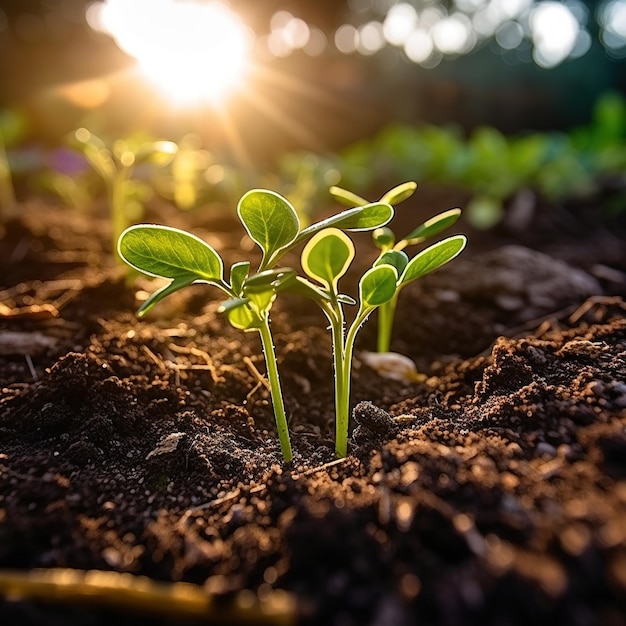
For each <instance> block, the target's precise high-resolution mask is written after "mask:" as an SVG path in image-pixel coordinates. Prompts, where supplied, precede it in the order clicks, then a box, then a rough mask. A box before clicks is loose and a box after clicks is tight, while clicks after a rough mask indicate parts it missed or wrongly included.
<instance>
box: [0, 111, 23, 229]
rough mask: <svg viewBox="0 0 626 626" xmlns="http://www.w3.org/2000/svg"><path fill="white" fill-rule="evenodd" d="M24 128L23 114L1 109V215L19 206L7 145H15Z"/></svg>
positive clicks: (11, 211) (8, 213) (10, 213)
mask: <svg viewBox="0 0 626 626" xmlns="http://www.w3.org/2000/svg"><path fill="white" fill-rule="evenodd" d="M24 130H25V120H24V118H23V116H21V115H20V114H19V113H17V112H16V111H10V110H5V111H0V215H3V216H4V217H9V216H10V215H12V214H13V213H14V212H15V209H16V207H17V202H16V199H15V188H14V186H13V178H12V176H11V166H10V163H9V157H8V155H7V147H10V146H11V145H14V144H15V143H16V142H17V141H18V140H19V139H20V137H21V136H22V135H23V134H24Z"/></svg>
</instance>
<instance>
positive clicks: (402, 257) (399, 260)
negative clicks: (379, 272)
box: [374, 250, 409, 276]
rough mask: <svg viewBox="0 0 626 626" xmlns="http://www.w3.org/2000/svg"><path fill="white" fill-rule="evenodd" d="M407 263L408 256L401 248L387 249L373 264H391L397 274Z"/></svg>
mask: <svg viewBox="0 0 626 626" xmlns="http://www.w3.org/2000/svg"><path fill="white" fill-rule="evenodd" d="M408 263H409V257H408V256H407V255H406V253H405V252H402V251H401V250H388V251H387V252H385V253H384V254H381V255H380V257H379V258H378V259H377V260H376V263H374V265H391V266H393V267H395V268H396V271H397V272H398V276H400V275H401V274H402V272H404V268H405V267H406V266H407V265H408Z"/></svg>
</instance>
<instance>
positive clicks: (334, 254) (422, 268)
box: [297, 228, 466, 457]
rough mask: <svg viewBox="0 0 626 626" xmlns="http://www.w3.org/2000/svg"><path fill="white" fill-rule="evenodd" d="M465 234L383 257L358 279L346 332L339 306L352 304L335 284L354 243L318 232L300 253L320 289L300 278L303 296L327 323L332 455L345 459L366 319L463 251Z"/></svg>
mask: <svg viewBox="0 0 626 626" xmlns="http://www.w3.org/2000/svg"><path fill="white" fill-rule="evenodd" d="M465 244H466V238H465V236H464V235H455V236H453V237H449V238H448V239H444V240H443V241H440V242H438V243H436V244H434V245H432V246H430V247H428V248H426V249H425V250H423V251H422V252H420V253H419V254H418V255H417V256H415V257H414V258H413V259H411V260H410V261H409V260H408V258H407V257H406V255H405V254H404V253H402V252H397V251H389V252H387V253H385V254H383V255H381V256H380V257H379V258H378V259H377V260H376V261H375V263H374V265H373V266H372V267H370V268H369V269H368V270H367V271H366V272H365V273H364V274H363V276H361V278H360V280H359V289H358V291H359V298H358V307H357V312H356V315H355V317H354V319H353V321H352V323H351V324H350V325H349V326H348V328H347V330H346V321H345V314H344V310H343V306H344V305H345V304H356V303H355V301H354V300H353V299H352V298H350V296H347V295H345V294H341V293H340V292H339V287H338V283H339V279H340V278H341V277H342V276H343V275H344V274H345V273H346V272H347V271H348V268H349V267H350V264H351V262H352V259H353V258H354V252H355V251H354V244H353V243H352V240H351V239H350V238H349V237H348V236H347V235H346V234H345V233H344V232H342V231H341V230H338V229H337V228H327V229H325V230H323V231H321V232H319V233H317V234H316V235H315V236H314V237H312V238H311V240H310V241H309V242H308V243H307V244H306V246H305V247H304V250H303V251H302V268H303V269H304V272H305V273H306V274H307V275H308V276H309V278H312V279H313V280H315V281H317V283H319V285H315V284H313V283H310V282H309V281H308V280H306V279H305V278H301V277H298V279H297V280H298V282H299V285H300V288H301V291H302V293H303V295H307V296H308V297H310V298H312V299H313V300H315V301H316V302H317V304H318V305H319V306H320V308H321V309H322V311H323V312H324V314H325V315H326V317H327V318H328V321H329V322H330V332H331V338H332V344H333V360H334V363H333V364H334V374H335V452H336V454H337V456H338V457H344V456H346V454H347V447H348V425H349V418H350V378H351V372H352V358H353V352H354V344H355V340H356V336H357V333H358V331H359V329H360V328H361V326H362V325H363V323H364V322H365V321H366V320H367V318H368V317H369V316H370V314H371V313H372V312H373V311H374V310H376V309H377V308H378V307H382V306H385V305H386V304H388V303H389V302H392V301H393V300H394V299H395V298H397V294H398V292H399V291H400V290H401V289H402V288H403V287H405V286H406V285H407V284H409V283H411V282H413V281H414V280H417V279H418V278H421V277H422V276H424V275H425V274H428V273H430V272H432V271H434V270H436V269H437V268H439V267H441V266H442V265H444V264H445V263H447V262H448V261H451V260H452V259H453V258H454V257H456V256H457V255H458V254H459V253H460V252H461V251H462V250H463V248H464V247H465Z"/></svg>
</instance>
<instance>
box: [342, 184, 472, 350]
mask: <svg viewBox="0 0 626 626" xmlns="http://www.w3.org/2000/svg"><path fill="white" fill-rule="evenodd" d="M416 189H417V183H416V182H414V181H409V182H406V183H403V184H401V185H398V186H397V187H394V188H393V189H390V190H389V191H388V192H387V193H385V194H384V195H383V196H382V198H381V199H380V202H385V203H388V204H391V205H393V206H395V205H397V204H399V203H400V202H403V201H404V200H406V199H407V198H410V197H411V196H412V195H413V194H414V193H415V190H416ZM330 193H331V195H332V196H333V197H334V198H336V199H337V200H338V201H340V202H342V203H344V204H349V205H359V204H366V203H367V202H368V200H365V198H362V197H361V196H358V195H357V194H355V193H353V192H351V191H348V190H346V189H342V188H341V187H336V186H334V187H331V188H330ZM460 215H461V209H450V210H448V211H444V212H443V213H439V214H438V215H436V216H435V217H431V218H430V219H429V220H426V221H425V222H424V223H423V224H420V225H419V226H418V227H417V228H415V229H414V230H412V231H411V232H410V233H409V234H408V235H406V236H404V237H402V239H399V240H396V235H395V233H394V232H393V231H392V230H391V228H389V227H387V226H384V227H381V228H377V229H376V230H374V232H373V233H372V239H373V241H374V244H375V245H376V247H377V248H378V249H379V250H380V255H379V257H378V261H377V263H379V262H382V261H383V259H385V260H386V262H390V261H391V260H393V263H392V264H396V265H398V266H399V265H402V264H406V263H408V261H409V257H408V256H407V255H406V253H405V252H404V249H405V248H407V247H408V246H414V245H417V244H421V243H424V242H425V241H427V240H428V239H430V238H432V237H434V236H435V235H438V234H439V233H440V232H442V231H444V230H445V229H446V228H449V227H450V226H452V225H453V224H454V223H455V222H456V221H457V220H458V219H459V216H460ZM403 286H404V285H403ZM400 289H401V287H400V288H399V289H398V290H397V291H396V293H395V294H394V296H393V298H391V300H389V301H388V302H385V303H384V304H381V306H380V308H379V310H378V334H377V343H376V349H377V350H378V352H381V353H387V352H389V348H390V345H391V334H392V330H393V323H394V318H395V314H396V307H397V304H398V295H399V294H400Z"/></svg>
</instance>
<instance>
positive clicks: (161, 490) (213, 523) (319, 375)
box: [0, 203, 626, 626]
mask: <svg viewBox="0 0 626 626" xmlns="http://www.w3.org/2000/svg"><path fill="white" fill-rule="evenodd" d="M435 208H441V209H444V208H447V206H442V207H435ZM589 208H590V209H591V210H594V207H587V208H586V209H585V210H587V209H589ZM586 214H588V213H586ZM563 215H564V214H563V213H556V218H557V220H556V227H554V226H555V224H554V223H552V224H549V223H548V224H547V225H546V224H545V223H544V224H540V226H541V227H542V230H538V231H535V232H534V233H533V237H532V238H531V237H530V236H529V235H527V234H524V233H522V234H521V235H518V236H515V237H514V236H511V235H506V236H504V235H503V234H502V233H495V232H492V233H491V234H489V235H482V236H478V235H477V236H475V237H474V238H472V237H471V236H470V244H469V247H468V250H467V252H465V253H464V254H463V255H462V256H461V257H459V259H457V260H455V261H454V263H452V264H450V265H449V266H446V267H445V268H442V269H441V270H439V271H438V272H436V273H435V274H433V275H432V276H428V277H426V278H425V279H423V280H422V281H418V282H417V283H414V284H412V285H410V286H409V287H407V288H406V289H405V291H404V292H403V293H402V296H401V297H400V303H399V309H398V317H397V321H396V327H395V332H394V341H393V342H392V349H395V350H397V351H398V352H401V353H403V354H405V355H407V356H409V357H410V358H412V359H413V360H414V361H416V363H417V364H418V367H419V369H420V371H421V372H423V373H425V374H426V377H425V380H423V381H421V382H415V381H413V382H411V381H395V380H389V379H386V378H382V377H381V376H379V375H378V374H377V373H376V372H374V371H373V370H371V369H370V368H369V367H368V366H367V365H366V364H365V363H364V361H363V359H362V357H361V354H362V351H363V350H366V349H372V348H373V344H374V333H373V330H372V326H371V323H370V327H368V326H366V327H365V329H364V331H363V333H362V336H361V337H360V341H359V342H358V345H357V354H356V359H355V368H354V373H353V393H352V404H353V406H355V407H356V409H355V412H354V424H353V426H354V428H353V436H352V438H351V440H350V454H349V456H348V457H347V458H346V459H340V460H336V459H335V458H334V449H333V440H332V437H333V434H332V433H333V419H334V412H333V390H332V380H331V376H332V371H331V347H330V340H329V338H328V334H327V332H326V330H325V320H324V318H323V316H322V315H321V313H319V314H318V312H317V311H310V310H309V308H308V307H306V306H303V304H302V303H301V302H299V301H297V300H292V299H289V298H284V299H280V298H279V300H278V301H277V304H276V305H275V307H274V309H273V311H272V323H273V329H274V335H275V341H276V344H277V354H278V358H279V367H280V372H281V377H282V382H283V387H284V395H285V404H286V407H287V412H288V415H289V420H290V430H291V433H292V443H293V447H294V454H295V457H294V460H293V461H292V462H291V463H290V464H289V465H284V464H283V463H282V460H281V454H280V448H279V444H278V439H277V437H276V434H275V425H274V419H273V414H272V409H271V404H270V398H269V393H268V391H267V389H266V386H265V384H264V380H263V378H262V377H261V375H260V374H262V372H263V367H264V366H263V360H262V356H261V353H260V346H259V342H258V337H257V335H256V334H255V333H241V332H239V331H236V330H235V329H233V328H231V327H230V326H229V325H228V323H227V322H226V321H225V319H224V318H223V317H222V316H221V315H220V314H218V313H217V308H218V305H219V295H218V294H217V293H216V292H214V291H211V290H210V289H208V288H207V287H205V286H202V285H197V286H192V287H189V288H188V289H186V290H185V291H182V292H180V293H179V294H176V296H173V297H171V298H170V299H168V300H167V301H165V302H163V303H162V304H160V305H159V307H157V309H155V311H154V312H153V313H151V314H150V315H149V316H148V317H147V318H145V319H143V320H141V321H138V320H137V319H136V318H135V316H134V311H135V310H136V308H137V306H138V303H139V302H138V300H137V299H136V296H137V292H138V291H139V292H141V290H145V291H151V290H152V289H153V286H151V285H150V283H149V282H148V281H147V280H145V279H139V280H138V282H135V283H133V282H131V281H129V280H128V279H127V277H126V270H125V269H124V268H122V267H118V266H116V265H115V264H113V263H112V262H111V261H110V258H109V255H108V254H107V253H106V252H105V251H106V247H107V239H106V231H107V225H106V222H105V221H104V220H99V219H98V218H95V217H93V216H84V215H82V216H81V215H79V214H75V213H69V212H67V211H55V210H53V209H52V208H51V207H48V206H46V205H43V204H37V203H33V204H28V205H26V204H25V205H24V206H23V207H21V215H20V218H19V219H13V220H10V221H9V222H7V223H6V224H5V225H4V230H5V232H4V238H3V240H2V242H1V243H0V259H1V261H0V264H1V271H2V287H1V289H2V293H1V296H0V303H1V304H0V383H1V385H0V387H1V395H0V441H1V444H0V484H1V489H0V494H2V495H1V496H0V567H1V568H2V571H0V587H1V588H2V589H4V590H5V592H6V589H12V590H13V591H11V593H10V594H9V595H10V596H11V597H10V598H9V599H6V600H4V601H3V602H2V603H1V604H0V615H1V616H2V618H3V623H6V624H13V623H15V624H17V623H19V624H76V625H77V624H105V623H109V622H110V620H111V619H116V620H117V621H118V623H120V624H126V623H128V624H131V623H132V624H138V623H141V624H166V623H172V624H174V623H175V624H183V623H187V622H188V621H189V622H191V621H193V620H194V619H195V620H197V619H199V618H197V617H195V618H193V617H192V616H191V615H187V614H186V613H185V612H184V611H185V607H187V608H189V606H190V605H189V603H187V604H185V603H184V602H183V603H181V604H180V614H179V615H178V616H177V617H172V616H169V617H166V616H164V615H161V611H162V608H160V607H159V606H158V605H157V604H156V603H155V604H152V606H150V605H148V606H143V607H140V606H139V605H137V604H136V603H135V602H133V601H131V604H132V605H134V606H133V607H131V609H127V608H125V607H124V606H122V603H123V602H124V599H123V598H124V594H123V593H122V592H119V593H115V592H111V593H107V592H106V591H104V592H102V595H100V596H98V598H97V601H96V602H93V596H94V595H98V594H96V592H95V591H94V589H95V587H94V586H92V587H91V588H90V587H89V585H88V581H85V580H80V581H79V584H77V585H76V586H75V588H74V591H73V592H71V591H68V597H66V598H65V599H64V600H63V602H59V601H53V600H55V598H54V597H53V596H54V593H56V594H57V595H58V594H59V593H60V592H59V586H58V585H57V586H56V591H55V592H51V591H50V588H49V587H46V585H45V584H42V585H40V586H39V587H35V586H34V585H33V584H32V583H33V579H31V581H30V583H31V584H30V585H29V584H28V583H23V581H22V582H20V581H19V579H18V576H17V574H16V573H15V572H16V571H21V572H24V571H30V572H31V573H32V572H34V571H35V570H38V569H40V568H72V569H76V570H105V571H113V572H122V573H129V574H132V575H133V576H135V577H137V578H131V579H128V578H120V579H115V580H116V581H117V582H115V581H114V583H112V584H113V588H114V585H115V584H118V583H119V584H120V585H122V587H123V588H126V589H128V588H129V587H131V588H132V587H133V585H135V584H136V583H137V581H141V580H143V579H140V578H139V577H140V576H147V577H149V578H150V579H152V580H153V581H161V582H164V583H168V586H167V587H164V588H159V590H160V591H159V592H162V593H163V594H167V593H170V592H172V593H174V592H175V591H176V589H178V587H176V586H175V585H174V586H169V583H177V582H180V581H183V582H187V583H193V584H194V585H198V586H200V589H202V590H203V593H204V592H206V593H207V594H211V597H213V594H214V596H215V597H217V598H218V599H219V603H218V605H217V606H213V605H212V607H211V608H209V609H207V610H206V611H205V613H206V616H207V617H211V616H213V619H214V621H215V622H217V623H222V622H225V621H226V620H227V619H229V618H232V619H233V620H234V621H233V622H232V623H245V620H249V622H250V623H298V624H311V625H313V624H320V625H321V624H325V625H331V624H336V625H342V626H345V625H349V624H355V625H356V624H359V625H360V624H376V625H378V626H382V625H387V624H393V625H394V626H402V625H404V624H407V625H409V624H415V623H418V622H419V623H428V624H446V625H452V624H474V623H475V624H531V623H532V624H540V623H548V622H549V621H551V622H553V623H564V624H581V625H582V624H610V625H619V624H625V623H626V525H625V524H624V519H626V382H625V381H626V304H625V303H624V301H623V300H622V297H624V296H625V295H626V250H625V249H624V243H623V242H624V235H625V234H626V228H625V227H624V221H623V219H622V220H621V221H620V220H614V221H613V222H612V223H611V224H609V226H607V225H606V224H605V225H602V224H600V223H596V222H595V221H593V220H592V221H591V222H585V220H584V219H581V218H580V216H577V217H576V219H574V217H572V222H571V223H573V224H578V225H579V227H578V228H577V229H573V230H570V231H569V232H566V233H564V232H563V229H561V228H560V222H559V220H561V219H562V217H563ZM213 216H214V217H213V218H211V217H209V218H202V219H201V218H200V217H199V215H198V213H197V212H196V213H195V214H194V216H192V218H191V219H192V220H195V223H194V224H192V226H191V228H192V230H193V231H194V232H195V233H196V234H198V235H200V236H201V237H205V238H206V240H207V241H209V242H210V243H212V244H214V245H215V247H216V248H218V249H219V250H220V251H221V252H222V253H223V255H224V257H225V258H226V259H228V260H229V261H230V262H233V261H236V260H239V259H238V258H237V251H238V250H239V249H240V246H242V245H244V246H246V245H247V243H248V242H246V241H245V240H242V235H241V229H240V226H239V225H237V224H236V222H235V220H234V219H231V216H228V215H227V216H223V215H222V216H221V217H219V218H218V214H217V213H215V212H214V213H213ZM150 218H151V219H155V220H157V219H158V221H161V222H162V223H168V224H170V225H173V226H183V225H184V226H185V227H186V228H190V225H189V222H186V221H185V220H187V219H188V218H189V216H188V215H183V214H180V213H178V214H174V213H172V212H165V214H160V215H159V216H158V217H157V216H150ZM542 219H543V218H542ZM576 220H578V221H576ZM590 224H594V226H593V227H591V226H590ZM550 226H552V228H551V227H550ZM528 232H532V230H528V231H526V233H528ZM233 233H234V234H233ZM525 237H527V240H525ZM532 242H536V245H537V246H540V247H541V248H542V250H538V249H531V248H530V247H528V245H529V244H531V243H532ZM520 244H523V245H520ZM368 261H370V259H363V262H364V263H367V262H368ZM139 296H141V293H139ZM55 571H56V570H55ZM3 572H4V574H3ZM7 572H8V573H9V575H8V577H7V575H6V574H7ZM49 573H50V571H48V574H49ZM53 573H54V572H53ZM58 573H59V572H57V574H58ZM11 576H12V577H13V578H12V579H11ZM7 578H8V582H7ZM133 581H134V582H133ZM55 582H58V579H56V581H55ZM66 588H67V585H66ZM16 589H18V591H16ZM194 589H196V588H195V587H194ZM66 590H67V589H66ZM138 593H139V592H138ZM51 594H52V595H51ZM90 594H91V596H92V598H91V599H92V601H91V602H89V601H88V600H89V597H88V596H89V595H90ZM139 595H141V594H139ZM41 596H44V597H45V598H47V599H41ZM144 597H148V596H147V595H145V596H144ZM56 600H58V598H56ZM171 606H174V607H177V606H179V605H177V604H175V603H173V602H172V605H171ZM151 609H154V610H151ZM190 613H193V611H190ZM200 613H202V611H200ZM233 616H234V617H233ZM168 620H169V621H168ZM263 620H265V621H263Z"/></svg>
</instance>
